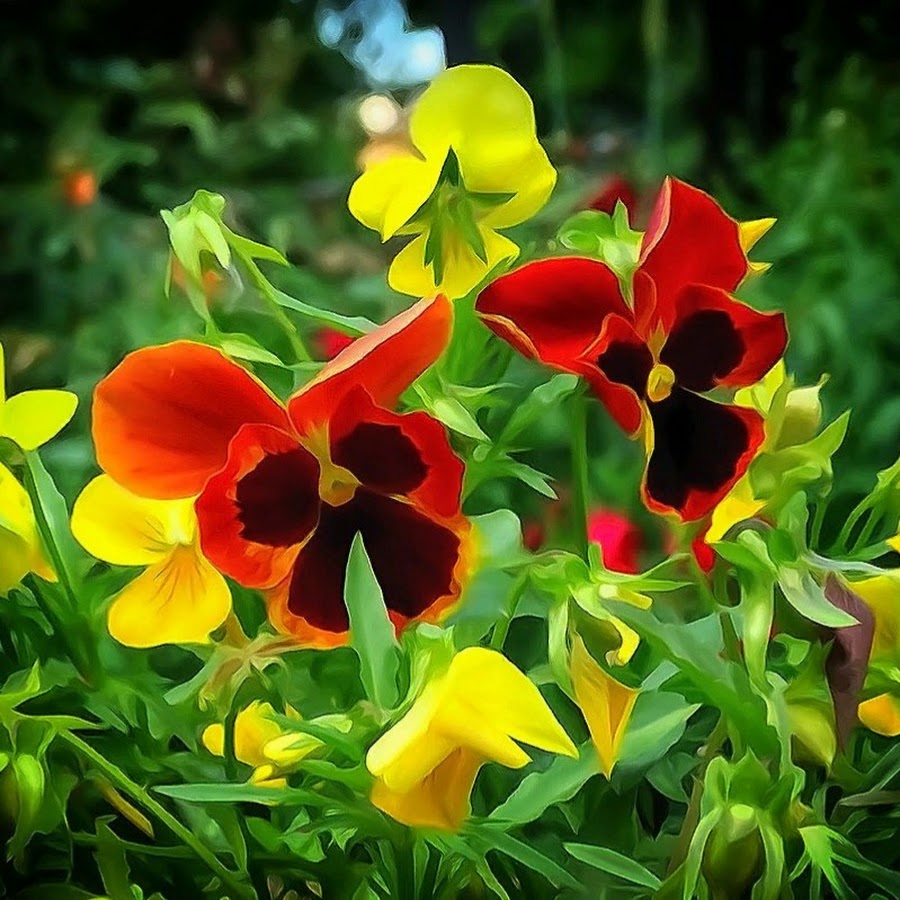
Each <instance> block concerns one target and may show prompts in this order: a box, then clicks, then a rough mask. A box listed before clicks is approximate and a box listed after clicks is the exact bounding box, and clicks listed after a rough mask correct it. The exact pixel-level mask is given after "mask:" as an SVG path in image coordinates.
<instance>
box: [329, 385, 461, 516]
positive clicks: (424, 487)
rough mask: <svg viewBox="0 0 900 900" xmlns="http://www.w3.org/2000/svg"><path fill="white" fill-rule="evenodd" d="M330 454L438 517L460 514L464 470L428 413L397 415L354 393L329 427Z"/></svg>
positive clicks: (374, 484) (379, 487)
mask: <svg viewBox="0 0 900 900" xmlns="http://www.w3.org/2000/svg"><path fill="white" fill-rule="evenodd" d="M329 437H330V441H331V456H332V459H333V460H334V462H335V463H337V464H338V465H339V466H344V467H345V468H347V469H349V470H350V471H351V472H352V473H353V474H354V475H355V476H356V477H357V478H358V479H359V480H360V481H361V482H362V483H363V484H364V485H366V486H367V487H369V488H372V489H373V490H376V491H379V492H381V493H384V494H402V495H406V496H408V497H409V498H410V499H412V500H414V501H416V502H417V503H418V504H419V505H420V506H422V507H424V508H425V510H426V511H433V512H434V513H436V514H437V515H439V516H445V517H452V516H456V515H458V514H459V505H460V495H461V493H462V480H463V474H464V467H463V464H462V461H461V460H460V459H459V458H458V457H457V456H456V455H455V454H454V452H453V450H452V449H451V447H450V442H449V441H448V440H447V432H446V431H445V430H444V426H443V425H441V423H440V422H438V421H437V419H433V418H432V417H431V416H429V415H428V414H427V413H424V412H414V413H407V414H406V415H398V414H397V413H394V412H389V411H388V410H386V409H382V408H381V407H378V406H376V405H375V404H374V403H373V402H372V398H371V397H369V395H368V394H367V393H366V392H365V391H364V390H363V389H362V388H357V389H356V390H354V391H351V392H350V393H349V394H347V396H346V397H345V398H344V401H343V402H342V403H341V405H340V407H339V408H338V409H337V410H336V411H335V413H334V415H333V417H332V419H331V421H330V423H329Z"/></svg>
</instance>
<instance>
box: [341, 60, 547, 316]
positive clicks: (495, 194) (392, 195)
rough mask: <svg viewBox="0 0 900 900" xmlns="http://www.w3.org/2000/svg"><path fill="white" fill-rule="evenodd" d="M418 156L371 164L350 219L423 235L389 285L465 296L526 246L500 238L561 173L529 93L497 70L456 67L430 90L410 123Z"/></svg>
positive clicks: (401, 256)
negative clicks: (538, 128) (539, 131)
mask: <svg viewBox="0 0 900 900" xmlns="http://www.w3.org/2000/svg"><path fill="white" fill-rule="evenodd" d="M409 133H410V139H411V141H412V144H413V149H412V150H411V151H410V152H408V153H405V154H403V155H400V156H393V157H391V158H390V159H387V160H385V161H383V162H380V163H377V164H375V165H372V166H370V167H369V168H367V169H366V171H365V172H363V174H362V175H360V176H359V178H357V180H356V182H355V183H354V185H353V188H352V189H351V191H350V197H349V199H348V206H349V208H350V212H351V213H352V214H353V215H354V216H355V217H356V218H357V219H359V221H360V222H362V223H363V225H365V226H366V227H368V228H371V229H373V230H375V231H378V232H379V233H380V235H381V239H382V240H383V241H386V240H388V239H389V238H391V237H393V236H394V235H398V234H401V235H414V236H415V237H414V238H413V240H412V241H411V242H410V243H409V244H407V246H406V247H404V248H403V249H402V250H401V251H400V253H398V254H397V256H396V258H395V259H394V261H393V263H392V264H391V268H390V271H389V273H388V283H389V284H390V286H391V287H392V288H393V289H394V290H396V291H399V292H400V293H403V294H412V295H413V296H416V297H427V296H432V295H434V294H436V293H442V294H445V295H446V296H448V297H451V298H454V297H463V296H465V295H466V294H468V293H469V292H470V291H471V290H472V289H473V288H475V287H476V286H477V285H478V284H479V283H480V282H481V281H482V279H484V277H485V276H486V275H487V274H488V273H489V272H490V271H491V270H492V269H493V268H494V267H495V266H496V265H497V264H498V263H500V262H502V261H504V260H512V259H515V258H516V257H517V256H518V254H519V248H518V247H517V246H516V245H515V244H514V243H513V242H512V241H510V240H508V239H507V238H505V237H503V236H502V235H500V234H498V232H497V229H502V228H509V227H511V226H513V225H518V224H519V223H520V222H524V221H525V220H526V219H529V218H531V216H533V215H534V214H535V213H536V212H537V211H538V210H539V209H540V208H541V207H542V206H543V205H544V203H546V201H547V198H548V197H549V196H550V192H551V191H552V190H553V186H554V184H555V183H556V171H555V170H554V168H553V166H552V165H551V164H550V161H549V160H548V159H547V154H546V153H545V152H544V149H543V148H542V147H541V145H540V143H539V142H538V140H537V135H536V133H535V123H534V108H533V107H532V104H531V99H530V98H529V96H528V94H527V93H526V92H525V91H524V90H523V89H522V87H521V86H520V85H519V84H518V83H517V82H516V81H515V79H513V78H512V77H511V76H510V75H508V74H507V73H506V72H504V71H502V70H501V69H497V68H495V67H494V66H484V65H470V66H456V67H454V68H451V69H447V70H446V71H444V72H442V73H441V74H440V75H438V76H437V78H435V79H434V81H433V82H432V83H431V84H430V85H429V87H428V88H427V89H426V90H425V92H424V93H423V94H422V96H421V97H420V98H419V100H418V102H417V103H416V104H415V107H414V108H413V111H412V114H411V116H410V121H409Z"/></svg>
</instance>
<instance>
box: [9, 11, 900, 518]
mask: <svg viewBox="0 0 900 900" xmlns="http://www.w3.org/2000/svg"><path fill="white" fill-rule="evenodd" d="M892 5H893V4H891V3H889V2H887V0H883V2H870V3H866V4H846V3H839V2H831V0H828V2H825V0H822V2H809V3H804V4H790V3H783V2H781V3H774V2H764V0H734V2H733V3H730V4H722V3H720V2H717V0H697V2H683V3H675V2H672V0H668V2H667V0H643V2H637V3H634V2H625V0H606V2H594V3H584V2H578V0H558V2H553V0H521V2H511V0H490V2H464V0H436V2H411V3H409V4H408V8H406V7H405V6H404V5H403V4H401V3H399V2H397V0H355V2H353V3H332V4H329V3H318V4H317V3H313V2H311V0H297V2H282V0H253V2H250V0H218V2H214V0H197V2H193V3H181V4H173V3H169V2H162V3H155V4H153V6H152V7H151V6H150V5H149V4H145V5H140V4H134V3H125V2H114V0H45V2H41V3H36V2H33V0H32V2H23V0H3V2H0V21H2V28H0V339H2V340H3V342H4V345H5V346H6V348H7V368H8V378H9V380H10V382H11V384H10V387H11V388H12V389H13V390H19V389H22V388H25V387H34V386H51V385H53V386H58V385H62V384H67V385H68V386H70V387H71V388H72V389H73V390H75V391H77V392H78V393H79V395H80V396H81V398H82V401H83V402H82V404H81V409H80V411H79V417H78V420H77V423H76V425H75V426H74V427H70V428H69V429H67V431H66V432H65V433H64V435H63V437H62V438H61V439H59V440H58V441H56V442H55V443H54V444H53V445H51V446H50V447H49V448H48V463H49V464H50V465H51V466H52V468H53V469H54V471H55V473H57V474H58V478H59V480H60V482H61V484H62V486H63V488H64V490H65V492H66V493H67V494H69V495H70V496H71V495H72V494H73V493H74V492H75V491H76V490H77V489H78V487H80V485H82V484H83V483H84V481H85V480H86V478H87V476H88V474H89V473H90V471H91V467H92V464H93V463H92V451H91V447H90V442H89V439H88V424H89V402H88V401H89V396H90V391H91V389H92V386H93V384H94V383H95V382H96V381H97V380H98V378H100V377H101V376H102V375H103V374H105V373H106V372H107V371H108V370H109V369H110V368H111V367H112V366H113V365H114V364H115V362H117V361H118V359H119V358H120V357H121V356H122V354H123V353H124V352H126V351H128V350H130V349H133V348H135V347H137V346H141V345H146V344H149V343H155V342H161V341H164V340H168V339H171V338H173V337H176V336H184V335H192V334H195V333H197V329H198V323H197V319H196V317H195V316H194V315H193V313H192V312H191V309H190V305H189V303H188V302H187V300H186V298H185V297H184V296H183V295H182V294H181V293H180V292H178V291H177V290H173V291H172V293H171V296H170V297H168V298H167V297H166V294H165V291H164V283H165V273H166V264H167V244H166V232H165V228H164V226H163V223H162V221H161V220H160V218H159V216H158V210H159V209H160V208H161V207H168V208H171V207H172V206H175V205H177V204H179V203H182V202H184V201H186V200H188V199H189V198H190V197H191V195H192V194H193V192H194V191H195V190H196V189H197V188H201V187H203V188H207V189H210V190H213V191H217V192H221V193H223V194H224V195H226V197H227V198H228V202H229V215H230V218H231V221H232V223H233V225H234V227H235V228H236V229H237V230H239V231H241V232H242V233H245V234H248V235H250V236H253V237H255V238H258V239H260V240H263V241H265V242H267V243H270V244H272V245H274V246H276V247H278V248H279V249H281V250H282V251H283V252H284V253H285V254H286V255H287V256H288V258H289V259H290V260H291V261H292V262H293V263H294V264H295V267H296V268H295V269H294V270H293V271H292V272H284V273H278V280H279V283H280V284H281V285H282V286H283V287H284V288H285V289H286V290H289V291H290V292H291V293H293V294H294V295H295V296H298V297H300V298H302V299H303V300H305V301H307V302H310V303H313V304H319V305H323V306H327V307H330V308H332V309H335V310H338V311H340V312H343V313H363V314H365V315H368V316H370V317H373V318H376V319H378V320H381V319H383V318H385V317H386V316H387V315H389V314H390V313H392V312H395V311H396V310H398V309H400V308H402V306H404V305H405V304H406V303H408V299H407V298H401V297H398V296H396V295H392V293H391V292H390V291H389V290H388V288H387V287H386V285H385V280H384V278H385V270H386V264H387V261H388V260H389V259H390V256H391V254H392V253H393V252H394V251H395V249H396V248H395V247H392V246H388V247H382V246H380V245H379V243H378V240H377V236H376V235H374V234H373V233H371V232H367V231H366V230H365V229H363V228H362V227H361V226H360V225H359V224H358V223H356V222H355V221H354V220H353V219H352V218H351V217H350V215H349V213H348V212H347V211H346V207H345V199H346V195H347V192H348V190H349V186H350V184H351V182H352V180H353V178H354V177H355V175H356V173H357V172H358V166H359V165H360V162H361V156H360V154H361V152H362V153H363V154H371V153H378V152H381V151H383V150H384V147H385V145H388V146H390V144H391V142H392V141H394V140H396V139H398V138H397V134H398V129H397V128H394V129H391V128H388V129H387V131H386V132H385V131H384V129H383V127H382V133H381V134H372V133H371V132H372V131H373V129H372V128H370V133H367V131H366V129H365V128H364V127H363V123H362V121H361V117H360V103H361V101H362V100H364V99H365V98H366V97H368V96H371V95H373V94H375V95H378V96H382V95H390V96H392V97H393V98H394V99H395V100H396V101H397V102H399V103H400V104H401V105H402V103H403V102H404V101H405V100H406V99H408V98H409V97H410V96H411V95H413V94H414V93H415V91H416V89H417V88H420V87H421V84H422V82H423V81H424V80H425V79H427V77H429V75H430V74H433V72H434V71H436V70H437V68H439V67H440V66H441V65H442V64H443V63H444V62H445V61H446V63H447V64H455V63H460V62H471V61H487V62H492V63H496V64H499V65H501V66H503V67H505V68H507V69H508V70H509V71H511V72H512V73H513V74H514V75H515V76H516V77H517V78H518V79H519V80H520V81H521V82H522V83H523V84H524V85H525V87H526V88H527V89H528V91H529V92H530V93H531V94H532V96H533V97H534V99H535V106H536V110H537V116H538V125H539V131H540V133H541V134H542V135H544V136H545V138H546V143H547V146H548V148H549V149H550V151H551V155H552V157H553V159H554V162H555V163H556V164H557V166H558V168H559V170H560V181H559V186H558V188H557V191H556V194H555V197H554V199H553V200H552V201H551V204H550V205H549V206H548V208H547V209H546V210H545V211H544V212H543V213H542V214H541V216H540V217H539V218H538V219H537V220H536V221H535V222H534V223H531V224H530V225H529V226H526V228H525V229H523V230H521V232H520V233H519V235H518V237H519V239H520V243H522V244H523V246H525V247H526V249H527V248H528V247H529V246H530V247H531V248H532V250H533V249H534V248H535V247H539V246H541V244H540V242H541V241H544V240H546V238H548V237H550V236H552V235H553V233H554V232H555V229H556V227H557V226H558V225H559V223H560V222H561V221H562V220H563V219H564V218H565V217H566V216H567V215H569V214H570V213H572V212H574V211H576V210H578V209H579V208H584V207H585V206H586V205H588V204H590V203H591V202H592V200H595V201H597V202H598V203H599V204H601V205H602V204H603V203H608V202H610V197H611V196H612V194H611V193H610V186H611V185H614V182H612V181H611V179H613V178H614V177H617V176H618V177H619V178H620V179H621V180H624V182H625V183H626V185H627V189H628V190H630V191H632V192H633V193H634V196H635V197H636V211H635V215H636V218H637V222H638V224H640V222H641V216H642V215H645V214H646V210H647V204H648V202H649V199H650V198H651V197H652V194H653V191H654V190H655V188H656V187H657V185H658V184H659V181H660V179H661V177H662V176H663V175H664V174H665V173H673V174H676V175H679V176H681V177H683V178H686V179H688V180H690V181H692V182H694V183H695V184H698V185H700V186H702V187H704V188H705V189H707V190H710V191H712V192H713V193H715V194H716V196H717V197H718V198H719V199H720V201H721V202H722V203H723V205H724V206H725V207H726V209H728V211H729V212H731V213H732V214H733V215H735V216H736V217H739V218H760V217H763V216H770V215H771V216H777V217H778V220H779V222H778V225H777V227H776V228H775V229H774V230H773V231H772V232H771V233H770V234H769V235H768V236H767V237H766V238H765V239H764V241H763V243H761V244H760V246H759V249H758V250H757V251H756V254H755V255H756V258H758V259H764V260H771V261H772V262H774V263H775V265H774V267H773V269H772V270H771V271H770V272H769V273H768V274H767V275H766V276H765V277H763V278H761V279H758V280H756V281H755V282H754V283H753V284H751V285H749V286H748V288H747V291H746V293H745V296H747V297H748V298H749V299H751V300H752V301H753V302H756V303H758V304H759V305H760V306H763V307H765V308H773V307H782V308H785V309H786V310H787V312H788V316H789V324H790V327H791V334H792V337H791V344H790V349H789V354H788V362H789V366H790V367H791V368H792V370H794V371H795V372H796V373H797V374H798V376H799V377H800V379H802V380H804V381H806V382H808V383H812V382H814V381H816V380H817V379H818V378H819V376H820V374H822V373H823V372H828V373H830V375H831V380H830V381H829V384H828V386H827V388H826V390H825V392H824V397H825V403H826V410H827V412H828V413H829V414H830V415H832V416H833V415H834V414H836V413H837V412H838V411H840V410H841V409H843V408H846V407H852V408H853V409H854V414H853V418H852V420H851V432H850V435H849V437H848V440H847V443H846V445H845V447H844V449H843V450H842V451H841V455H840V457H839V461H838V482H839V484H840V487H841V490H842V491H844V492H845V493H846V494H847V495H848V498H849V496H850V495H852V494H853V493H854V492H862V491H865V490H866V489H867V487H868V485H869V484H870V482H871V478H872V474H873V472H874V470H875V469H877V468H881V467H884V466H886V465H887V464H889V463H890V462H891V461H893V460H894V459H895V458H896V456H897V453H898V444H900V441H898V437H900V265H898V263H900V140H898V138H900V68H898V63H897V56H896V39H895V34H894V31H893V30H892V29H891V28H890V27H889V25H888V23H890V22H891V20H892V17H891V15H890V13H891V12H892V9H891V7H892ZM380 102H381V101H380ZM377 111H378V107H376V116H375V118H376V119H377V118H378V116H377ZM382 111H383V107H382ZM388 118H390V117H388ZM370 124H371V123H370ZM376 124H379V123H378V122H376ZM389 124H390V123H389ZM383 125H384V122H381V126H383ZM374 131H378V129H377V128H376V129H374ZM621 180H620V182H619V186H620V189H621V188H622V184H621ZM614 193H615V191H613V194H614ZM243 287H244V286H243V285H241V284H240V283H239V282H238V281H237V280H236V277H235V276H234V275H228V276H226V277H225V278H224V280H221V281H220V282H217V283H216V284H215V285H211V288H212V290H213V294H214V297H213V299H212V301H211V302H213V303H214V304H215V306H214V309H215V315H216V316H217V318H220V319H221V320H222V321H223V322H224V323H225V324H226V326H227V327H228V328H229V329H230V330H232V331H251V332H252V333H254V334H255V335H257V336H258V337H261V338H263V339H264V340H265V339H266V337H267V335H270V336H271V341H272V349H273V350H274V351H275V352H278V351H279V349H280V347H279V344H278V342H279V341H281V340H283V338H281V337H279V332H278V330H277V329H275V328H269V327H268V325H267V323H266V320H265V317H264V313H263V311H262V308H261V307H259V306H255V305H254V301H253V299H252V297H251V296H249V294H248V293H247V292H243ZM310 337H311V339H312V341H313V344H314V345H315V342H316V340H320V336H316V335H310ZM326 353H327V347H323V348H321V349H320V354H321V355H325V354H326ZM544 377H545V376H544V375H542V374H540V373H537V372H536V371H535V373H534V379H535V383H537V381H538V380H539V379H541V378H544ZM551 418H552V417H551ZM596 421H597V425H596V428H597V434H598V437H597V440H596V446H595V447H594V448H592V449H594V450H595V451H596V452H595V459H594V473H593V477H594V481H595V488H596V489H597V491H598V492H599V493H600V494H601V495H602V496H603V498H604V500H607V501H608V502H610V503H612V504H614V505H620V506H621V505H630V506H636V505H637V496H636V492H635V491H634V483H635V482H634V480H631V478H630V476H631V475H632V474H633V475H634V479H636V478H637V472H638V471H639V466H640V460H639V459H638V457H639V454H636V453H631V452H630V450H629V449H628V448H627V447H626V445H625V443H623V439H622V438H621V436H619V435H617V434H616V433H615V431H614V429H612V428H611V427H609V426H608V425H607V424H605V423H603V422H602V421H601V417H600V414H599V410H598V411H597V413H596ZM546 427H547V428H550V429H552V428H553V423H552V421H551V422H549V423H548V424H547V425H546ZM538 443H539V444H540V443H541V442H540V440H539V441H538ZM561 443H562V442H559V444H560V445H559V446H556V445H555V442H554V441H553V440H552V439H551V440H547V441H544V443H543V447H544V449H543V450H540V449H539V450H538V451H536V453H535V454H534V456H535V459H534V462H535V464H536V465H538V466H539V467H540V468H544V469H546V470H548V471H550V472H552V473H556V474H561V473H562V472H564V469H565V464H566V462H565V460H566V457H565V454H564V452H563V451H564V448H563V447H562V446H561ZM604 447H605V448H608V449H607V450H606V452H601V451H602V450H603V448H604ZM623 471H624V472H627V473H628V475H629V478H627V479H622V478H621V477H620V475H621V474H622V472H623ZM517 490H521V491H523V492H524V491H525V489H524V488H523V487H522V486H521V485H520V486H519V488H517ZM497 499H498V500H500V499H506V500H507V501H509V500H510V499H511V498H508V497H507V498H499V497H498V498H497ZM512 499H513V500H514V499H515V498H512ZM538 504H539V498H537V497H536V495H535V496H531V495H529V496H527V497H525V496H523V497H522V499H521V502H519V503H518V504H515V503H514V508H519V509H520V511H521V510H522V508H524V509H525V510H526V511H528V510H529V509H530V510H531V511H532V513H533V514H534V515H536V516H540V515H541V514H542V513H541V507H540V506H539V505H538ZM838 508H839V507H838Z"/></svg>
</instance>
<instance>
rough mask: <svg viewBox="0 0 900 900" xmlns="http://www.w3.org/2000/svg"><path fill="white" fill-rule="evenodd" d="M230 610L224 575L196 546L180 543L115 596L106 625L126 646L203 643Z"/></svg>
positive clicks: (228, 593)
mask: <svg viewBox="0 0 900 900" xmlns="http://www.w3.org/2000/svg"><path fill="white" fill-rule="evenodd" d="M230 611H231V593H230V591H229V590H228V585H227V584H226V583H225V579H224V578H223V577H222V576H221V575H220V574H219V573H218V572H217V571H216V570H215V569H214V568H213V567H212V565H211V564H210V563H209V562H208V561H207V560H206V559H205V558H204V557H203V556H201V555H200V553H199V551H198V550H197V548H195V547H178V548H176V549H175V550H174V551H173V552H172V553H171V554H170V555H169V556H168V557H167V558H166V559H164V560H161V561H160V562H157V563H154V564H153V565H152V566H150V567H149V568H148V569H146V570H145V571H144V572H142V573H141V574H140V575H138V577H137V578H135V580H134V581H132V582H131V584H129V585H128V586H127V587H126V588H125V589H124V590H123V591H122V592H121V593H120V594H119V595H118V596H117V597H116V599H115V600H114V601H113V603H112V606H110V608H109V616H108V619H107V627H108V629H109V633H110V634H111V635H112V636H113V637H114V638H115V639H116V640H117V641H119V643H121V644H125V645H126V646H127V647H158V646H160V645H161V644H190V643H199V644H204V643H207V642H208V640H209V633H210V632H211V631H214V630H215V629H216V628H218V627H219V626H220V625H221V624H222V623H223V622H224V621H225V619H226V618H227V616H228V613H229V612H230Z"/></svg>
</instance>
